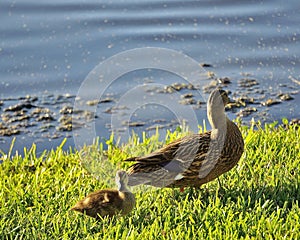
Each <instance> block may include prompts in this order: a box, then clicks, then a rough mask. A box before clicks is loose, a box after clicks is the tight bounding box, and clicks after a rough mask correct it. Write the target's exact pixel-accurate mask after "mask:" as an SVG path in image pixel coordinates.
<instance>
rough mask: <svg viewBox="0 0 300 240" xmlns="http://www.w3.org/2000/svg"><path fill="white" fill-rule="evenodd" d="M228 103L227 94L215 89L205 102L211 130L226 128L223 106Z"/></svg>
mask: <svg viewBox="0 0 300 240" xmlns="http://www.w3.org/2000/svg"><path fill="white" fill-rule="evenodd" d="M228 103H229V97H228V95H227V93H226V92H225V91H224V90H222V89H215V90H213V91H212V92H211V94H210V95H209V98H208V101H207V118H208V120H209V123H210V124H211V126H212V128H218V129H220V128H222V129H224V128H225V127H226V115H225V105H226V104H228Z"/></svg>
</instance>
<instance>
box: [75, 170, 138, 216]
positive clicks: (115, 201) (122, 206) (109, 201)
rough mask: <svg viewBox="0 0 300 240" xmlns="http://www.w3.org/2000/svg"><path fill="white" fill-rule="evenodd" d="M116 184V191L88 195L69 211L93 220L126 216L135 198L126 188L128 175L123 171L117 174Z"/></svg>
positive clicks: (101, 191) (106, 190)
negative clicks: (79, 213) (118, 215)
mask: <svg viewBox="0 0 300 240" xmlns="http://www.w3.org/2000/svg"><path fill="white" fill-rule="evenodd" d="M116 183H117V185H118V190H116V189H103V190H98V191H96V192H93V193H90V194H89V195H88V196H87V197H85V198H84V199H82V200H80V201H79V202H78V203H76V205H75V206H74V207H73V208H72V209H71V210H74V211H78V212H81V213H84V214H86V215H88V216H90V217H94V218H99V216H101V217H106V216H108V217H112V216H114V215H116V214H119V213H120V214H121V215H126V214H128V213H129V212H130V211H131V210H132V209H133V208H134V206H135V197H134V194H133V193H131V192H130V191H129V190H128V188H127V183H128V175H127V173H126V172H125V171H118V172H117V174H116Z"/></svg>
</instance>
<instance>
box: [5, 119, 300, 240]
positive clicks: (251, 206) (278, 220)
mask: <svg viewBox="0 0 300 240" xmlns="http://www.w3.org/2000/svg"><path fill="white" fill-rule="evenodd" d="M241 129H242V132H243V135H244V139H245V143H246V149H245V153H244V155H243V157H242V159H241V160H240V162H239V164H238V166H237V167H235V168H234V169H233V170H232V171H230V172H228V173H227V174H224V175H223V176H221V177H220V181H221V184H222V187H223V189H220V186H219V184H218V181H213V182H211V183H208V184H206V185H205V186H203V187H202V189H197V190H191V189H186V190H185V192H183V193H181V192H180V191H179V190H178V189H175V190H172V189H156V188H143V187H137V188H133V189H132V190H133V192H134V193H135V194H136V199H137V205H136V208H135V209H134V211H132V213H131V214H129V215H128V216H126V217H118V218H113V219H111V220H109V219H105V220H104V221H103V222H96V221H95V220H94V219H92V218H89V217H86V216H83V215H80V214H77V213H75V212H71V211H69V209H70V208H71V207H72V206H73V205H74V204H75V203H76V201H78V200H79V199H81V198H83V197H84V196H86V195H87V194H88V193H90V192H92V191H94V190H97V189H102V188H107V187H114V184H113V181H114V179H113V178H114V173H115V171H116V170H118V169H120V168H126V167H127V166H128V163H125V162H123V160H124V159H126V158H127V157H129V156H133V155H143V154H145V153H149V152H151V151H153V150H155V149H157V148H158V147H160V146H162V145H163V144H164V143H165V142H170V141H172V140H174V139H176V138H178V137H181V136H183V135H185V134H187V133H186V131H182V130H180V129H178V130H177V131H175V132H174V133H171V132H169V133H168V134H167V136H166V140H165V141H163V142H161V141H160V140H159V136H158V134H156V135H154V136H152V137H150V138H148V137H146V135H144V136H142V137H141V139H139V138H138V137H137V136H133V137H132V138H131V139H130V140H129V141H128V143H127V144H126V145H124V146H121V147H120V146H118V145H116V144H115V143H114V141H113V139H112V138H111V139H110V140H108V141H107V146H108V147H107V150H106V151H105V152H104V151H103V147H102V146H101V145H100V144H99V143H97V144H95V146H94V147H93V148H86V149H84V154H83V153H82V152H77V151H74V150H71V149H70V150H69V151H68V152H64V151H63V150H62V146H60V147H58V148H57V149H56V150H53V151H50V152H44V153H43V154H42V155H41V156H38V157H37V156H36V154H35V147H34V146H33V147H32V148H31V149H29V150H25V153H24V156H23V157H21V156H20V155H18V154H15V155H13V154H12V153H10V152H9V153H2V156H1V159H2V160H3V163H2V164H0V202H1V209H0V236H1V239H299V238H300V219H299V218H300V209H299V200H300V190H299V179H300V177H299V176H300V172H299V166H300V143H299V137H300V128H299V126H298V128H297V126H289V127H282V126H278V125H276V126H275V124H269V125H266V126H263V127H260V126H258V127H256V128H253V127H250V128H247V127H241ZM254 129H256V130H254ZM95 149H96V150H97V151H96V152H95V151H94V150H95ZM80 154H81V155H82V156H84V157H85V160H84V161H83V164H82V163H81V162H80V161H79V159H80ZM95 159H103V161H94V160H95ZM107 160H108V161H107ZM86 169H89V170H90V172H92V174H90V173H89V172H88V171H87V170H86Z"/></svg>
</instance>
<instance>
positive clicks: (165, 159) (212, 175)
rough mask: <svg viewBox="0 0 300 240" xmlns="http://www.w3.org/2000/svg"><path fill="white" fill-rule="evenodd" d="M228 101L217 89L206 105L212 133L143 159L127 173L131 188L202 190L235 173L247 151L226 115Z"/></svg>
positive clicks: (188, 138)
mask: <svg viewBox="0 0 300 240" xmlns="http://www.w3.org/2000/svg"><path fill="white" fill-rule="evenodd" d="M228 103H229V97H228V95H227V93H226V92H225V91H224V90H221V89H215V90H213V91H212V92H211V94H210V96H209V98H208V102H207V117H208V120H209V123H210V125H211V127H212V129H211V131H208V132H205V133H201V134H192V135H188V136H186V137H183V138H181V139H178V140H175V141H174V142H171V143H169V144H168V145H166V146H164V147H163V148H161V149H159V150H157V151H155V152H153V153H151V154H149V155H146V156H142V157H132V158H129V159H126V160H125V161H134V162H136V163H135V164H133V165H132V166H131V167H130V168H129V169H128V171H127V172H128V175H129V182H128V185H129V186H135V185H139V184H145V185H152V186H155V187H172V188H174V187H180V188H181V190H182V189H183V188H184V187H200V186H201V185H202V184H205V183H207V182H210V181H212V180H214V179H216V178H217V177H219V176H220V175H221V174H223V173H226V172H228V171H229V170H230V169H232V168H233V167H234V166H235V165H236V164H237V163H238V161H239V159H240V158H241V156H242V154H243V151H244V141H243V138H242V134H241V132H240V130H239V128H238V127H237V126H236V124H235V123H233V122H232V121H231V120H229V118H228V117H227V116H226V114H225V105H226V104H228Z"/></svg>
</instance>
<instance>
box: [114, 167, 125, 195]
mask: <svg viewBox="0 0 300 240" xmlns="http://www.w3.org/2000/svg"><path fill="white" fill-rule="evenodd" d="M116 184H117V186H118V189H119V191H123V190H126V189H127V184H128V174H127V172H126V171H124V170H119V171H117V173H116Z"/></svg>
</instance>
